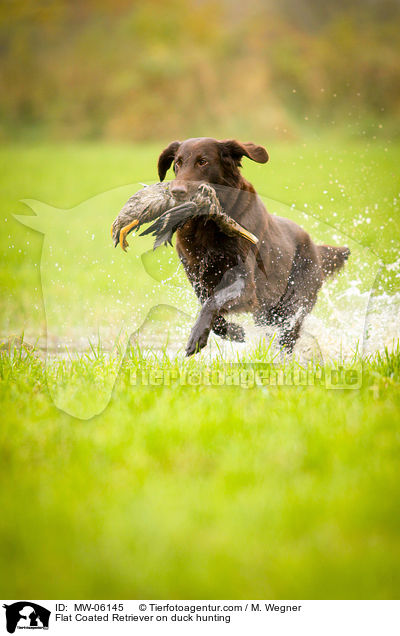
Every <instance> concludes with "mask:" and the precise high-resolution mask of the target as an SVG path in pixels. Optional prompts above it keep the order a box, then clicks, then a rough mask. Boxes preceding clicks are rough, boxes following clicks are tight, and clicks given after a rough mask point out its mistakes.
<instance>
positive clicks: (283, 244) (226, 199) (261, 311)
mask: <svg viewBox="0 0 400 636" xmlns="http://www.w3.org/2000/svg"><path fill="white" fill-rule="evenodd" d="M242 157H248V158H249V159H252V160H253V161H257V162H258V163H266V162H267V161H268V153H267V151H266V150H265V148H263V147H262V146H256V145H255V144H252V143H239V142H238V141H235V140H226V141H217V140H216V139H210V138H198V139H187V140H186V141H183V142H179V141H174V142H172V143H171V144H170V145H169V146H168V147H167V148H166V149H165V150H163V152H162V153H161V155H160V157H159V160H158V174H159V177H160V180H161V181H163V180H164V178H165V175H166V173H167V170H168V169H169V167H170V166H171V164H172V163H173V167H174V172H175V180H174V181H173V182H172V187H171V191H172V193H173V194H174V197H175V198H176V199H177V200H185V199H186V198H187V197H188V195H189V194H190V193H191V192H192V191H193V188H195V187H197V186H198V185H199V183H210V184H212V185H213V187H214V188H215V190H216V192H217V195H218V198H219V200H220V202H221V205H222V207H223V209H224V211H225V212H226V213H227V214H229V215H230V216H232V218H234V219H235V220H236V221H238V222H239V223H240V224H241V225H242V226H243V227H245V228H246V229H248V230H249V231H250V232H252V233H253V234H255V235H256V236H257V237H258V239H259V242H258V244H257V245H253V244H251V243H249V242H248V241H246V239H244V238H241V237H239V238H237V237H228V236H226V235H225V234H223V233H222V232H221V231H220V230H219V229H218V227H217V226H216V224H215V223H214V222H213V221H211V220H206V221H204V217H203V218H201V217H200V218H199V217H198V218H194V219H191V220H190V221H188V222H187V223H186V224H185V225H184V226H183V227H182V228H181V229H180V230H178V231H177V241H176V248H177V251H178V254H179V257H180V259H181V261H182V263H183V266H184V268H185V271H186V274H187V276H188V278H189V281H190V282H191V284H192V285H193V288H194V290H195V292H196V294H197V296H198V298H199V300H200V303H201V305H202V308H201V311H200V314H199V317H198V319H197V321H196V323H195V325H194V327H193V329H192V333H191V335H190V338H189V342H188V344H187V347H186V354H187V355H192V354H193V353H195V352H196V351H199V350H200V349H201V348H203V347H205V345H206V344H207V340H208V336H209V333H210V331H211V329H212V330H213V331H214V333H216V334H217V335H219V336H221V337H222V338H228V339H230V340H236V341H238V342H243V341H244V331H243V329H242V327H240V326H239V325H236V324H234V323H230V322H227V321H226V320H225V318H224V315H225V314H227V313H229V312H248V311H250V312H252V313H253V316H254V319H255V322H256V324H258V325H276V326H279V327H280V338H279V343H280V345H282V346H285V348H286V350H288V351H292V349H293V347H294V345H295V343H296V340H297V338H298V336H299V332H300V327H301V324H302V322H303V320H304V317H305V316H306V314H307V313H309V312H310V311H311V309H312V308H313V306H314V304H315V302H316V299H317V294H318V290H319V289H320V287H321V285H322V283H323V281H324V279H325V278H326V276H328V275H330V274H333V273H334V272H335V271H336V270H338V269H340V268H341V267H342V266H343V265H344V263H345V261H346V260H347V258H348V257H349V254H350V250H349V249H348V248H347V247H332V246H329V245H315V244H314V243H313V241H312V240H311V238H310V236H309V235H308V234H307V232H305V231H304V230H303V229H302V228H301V227H299V226H298V225H296V223H293V222H292V221H289V220H288V219H284V218H281V217H278V216H272V215H270V214H268V212H267V210H266V209H265V207H264V205H263V203H262V201H261V200H260V198H259V197H258V196H257V195H256V192H255V190H254V188H253V186H252V185H251V183H249V182H248V181H246V179H244V178H243V176H242V175H241V174H240V171H239V168H240V166H241V159H242Z"/></svg>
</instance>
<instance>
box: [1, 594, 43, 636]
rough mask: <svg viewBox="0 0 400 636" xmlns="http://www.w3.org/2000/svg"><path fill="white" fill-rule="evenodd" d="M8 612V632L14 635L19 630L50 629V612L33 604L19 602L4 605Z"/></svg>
mask: <svg viewBox="0 0 400 636" xmlns="http://www.w3.org/2000/svg"><path fill="white" fill-rule="evenodd" d="M3 607H4V608H5V610H6V621H7V631H8V633H9V634H13V633H14V632H15V630H16V629H17V628H18V629H49V618H50V614H51V612H50V610H48V609H46V608H45V607H42V606H41V605H38V604H37V603H32V602H31V601H18V602H17V603H12V604H11V605H3Z"/></svg>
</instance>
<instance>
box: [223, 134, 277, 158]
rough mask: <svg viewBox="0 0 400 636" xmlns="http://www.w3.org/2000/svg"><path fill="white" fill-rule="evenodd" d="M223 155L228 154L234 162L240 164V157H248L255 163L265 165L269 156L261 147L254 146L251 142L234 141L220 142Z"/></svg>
mask: <svg viewBox="0 0 400 636" xmlns="http://www.w3.org/2000/svg"><path fill="white" fill-rule="evenodd" d="M220 144H221V147H222V150H223V152H224V153H226V154H229V155H230V156H231V157H232V159H233V160H234V161H236V162H237V163H240V160H241V158H242V157H248V158H249V159H252V160H253V161H257V163H267V161H268V159H269V156H268V153H267V151H266V150H265V148H263V146H256V144H252V143H251V142H247V143H241V142H240V141H236V139H225V140H224V141H220Z"/></svg>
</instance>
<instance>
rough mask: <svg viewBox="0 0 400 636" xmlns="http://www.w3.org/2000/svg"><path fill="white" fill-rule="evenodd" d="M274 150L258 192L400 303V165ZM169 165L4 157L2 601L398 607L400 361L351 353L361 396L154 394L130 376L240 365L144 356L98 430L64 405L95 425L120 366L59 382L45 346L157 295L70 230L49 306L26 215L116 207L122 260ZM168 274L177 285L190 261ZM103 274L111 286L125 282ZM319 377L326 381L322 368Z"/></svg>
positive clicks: (121, 383)
mask: <svg viewBox="0 0 400 636" xmlns="http://www.w3.org/2000/svg"><path fill="white" fill-rule="evenodd" d="M267 147H268V150H269V151H270V155H271V162H270V164H269V165H267V166H259V165H256V164H251V163H250V162H249V163H247V164H246V165H245V168H244V171H245V174H246V176H247V177H248V178H249V179H250V180H251V181H252V182H253V183H254V184H255V186H256V188H257V189H258V191H259V192H260V193H261V194H263V195H265V196H266V197H269V198H270V199H272V200H275V201H278V202H282V203H283V204H286V205H287V206H289V208H288V209H290V207H291V206H294V208H295V209H296V210H300V211H307V212H309V213H311V214H312V215H313V217H314V219H315V218H317V219H320V220H321V221H323V222H324V223H327V224H330V225H332V226H335V227H336V228H337V229H338V231H341V232H342V233H344V234H345V235H347V236H348V237H350V238H351V239H352V240H353V241H355V242H356V243H359V244H360V245H362V246H365V247H368V248H369V249H370V250H372V252H373V253H374V254H375V255H376V257H377V258H379V259H380V260H381V261H383V262H384V263H387V264H389V268H388V269H385V268H383V270H382V271H381V274H380V276H379V278H378V279H377V281H376V282H375V285H376V289H377V290H379V293H381V294H387V297H388V298H389V300H390V298H391V297H394V295H395V294H396V293H398V291H399V287H400V279H399V277H398V269H396V267H395V266H393V264H394V263H396V261H398V259H399V256H400V253H399V245H398V242H397V237H398V236H399V225H400V217H399V206H400V191H399V182H398V165H399V163H400V146H399V145H397V146H393V145H392V144H389V143H388V144H382V143H378V142H373V141H370V142H368V141H367V140H366V141H365V142H361V141H360V142H356V141H351V142H350V141H348V140H346V141H345V140H343V139H334V138H326V139H317V138H315V139H311V138H310V139H307V140H305V142H304V143H300V142H297V143H291V144H289V143H287V144H286V143H280V144H279V143H276V142H275V144H274V145H272V146H268V145H267ZM159 150H160V148H159V147H155V146H150V145H148V146H141V147H140V146H137V147H130V146H109V145H89V144H86V145H85V144H81V145H75V146H65V145H58V146H56V145H54V146H50V145H49V146H39V147H34V146H23V145H21V146H17V147H13V148H12V147H5V146H3V147H2V148H1V149H0V166H1V170H0V173H1V175H2V176H1V184H0V223H1V226H2V231H1V234H0V257H1V262H2V268H1V273H0V277H1V278H0V293H1V297H0V310H1V316H0V333H1V336H2V340H3V341H4V342H5V343H6V344H4V345H3V347H2V351H1V357H0V405H1V407H0V413H1V415H0V418H1V422H2V424H1V429H0V435H1V445H0V453H1V457H0V475H1V481H2V488H1V494H0V502H1V503H0V505H1V510H2V515H1V519H0V546H1V547H0V570H1V571H2V572H5V573H6V574H7V575H6V576H3V577H1V579H0V590H1V595H2V596H3V598H23V597H26V598H29V597H34V598H43V599H45V598H56V599H57V598H116V599H120V598H398V594H399V591H400V540H399V539H400V523H399V514H398V502H399V496H400V487H399V478H398V476H399V471H400V452H399V451H400V434H399V424H398V422H399V420H400V393H399V387H400V351H399V348H398V346H396V344H395V345H394V347H392V348H391V349H389V350H386V351H383V350H382V351H381V352H380V353H373V354H371V355H369V356H368V357H366V356H364V358H363V359H362V352H359V353H355V358H356V359H357V360H356V361H357V363H358V364H361V363H362V364H363V383H362V387H361V388H360V389H357V390H344V389H343V390H327V389H326V388H325V386H324V385H323V384H319V385H317V386H284V387H276V386H263V387H262V386H250V388H245V387H243V386H241V387H238V386H221V387H218V386H207V385H204V384H201V385H199V386H184V385H178V384H177V383H172V385H167V386H137V385H135V384H134V383H133V381H132V378H133V377H135V373H138V372H140V371H142V370H146V371H152V372H159V371H160V369H163V370H164V371H165V370H169V371H174V372H177V373H178V372H184V371H190V372H193V373H206V372H208V371H210V370H214V371H218V370H221V369H223V368H225V361H224V357H223V354H219V355H216V356H214V357H213V359H212V360H211V359H210V358H209V357H207V354H204V355H202V356H201V357H200V358H193V359H191V360H189V361H185V360H184V359H183V356H182V354H181V352H180V351H178V352H177V353H174V354H168V353H167V350H164V353H163V351H162V349H161V350H160V349H159V348H158V349H157V351H152V350H151V348H149V347H145V348H141V347H140V346H132V347H131V348H130V349H129V351H128V355H127V356H126V357H125V360H124V362H123V364H122V368H121V372H120V373H119V376H118V380H117V383H116V386H115V388H114V391H113V394H112V399H111V402H110V404H109V406H108V408H106V409H105V410H104V412H102V413H101V414H100V415H99V416H97V417H94V418H92V419H89V420H87V421H82V420H79V419H75V418H73V417H71V416H69V415H67V414H66V413H63V412H62V411H60V410H59V409H57V408H56V406H55V405H54V403H53V400H52V393H51V384H52V383H53V382H54V383H56V384H58V385H59V386H62V387H63V389H64V390H65V391H66V392H67V393H68V395H69V398H70V399H71V401H72V403H74V404H75V405H77V406H79V404H81V405H82V408H83V409H84V407H85V402H87V401H88V392H87V391H88V390H89V389H91V390H93V389H94V390H95V391H96V388H97V387H101V386H103V384H104V382H107V378H109V377H112V374H113V373H114V372H115V371H116V367H117V366H118V364H119V359H118V356H114V357H113V356H111V357H110V355H109V354H108V352H107V351H106V350H105V349H104V350H103V348H102V347H101V346H99V348H94V350H93V351H92V352H91V355H90V356H85V355H84V354H83V353H81V354H80V355H79V356H76V357H73V356H72V358H73V359H70V357H68V356H63V357H60V356H54V357H53V358H52V360H51V361H50V362H48V364H47V368H46V367H45V362H44V359H43V355H42V353H41V352H40V351H39V350H35V348H34V345H35V342H36V340H40V338H41V337H42V336H43V335H44V334H46V333H47V332H48V330H49V329H50V332H54V333H58V331H57V329H58V328H60V329H61V328H62V327H63V325H64V323H65V324H68V329H69V330H70V332H71V333H72V334H73V336H72V337H73V338H74V337H76V334H78V335H79V334H80V333H81V331H80V330H81V329H82V327H83V326H85V325H82V324H77V323H78V322H79V320H82V317H83V316H85V317H86V316H87V325H86V326H88V328H90V329H94V327H95V326H96V324H97V323H99V324H100V322H101V326H102V327H105V328H106V327H107V325H108V322H111V323H113V326H114V327H115V323H118V319H119V317H120V316H121V315H122V314H121V312H122V311H123V308H124V307H125V305H126V304H127V305H128V306H129V308H130V309H131V310H132V311H134V310H136V309H137V307H144V306H145V305H146V302H147V298H148V295H149V294H150V292H151V289H153V288H151V289H150V286H149V285H150V284H149V282H148V278H146V276H145V275H144V274H143V275H140V276H139V275H138V277H136V278H135V276H133V277H132V279H130V280H129V281H128V287H129V288H130V290H131V293H132V296H129V297H128V291H127V287H126V286H125V287H122V282H121V277H122V276H123V275H124V274H125V273H126V272H129V268H130V267H132V268H133V267H134V264H135V257H136V252H135V250H136V245H137V244H138V242H137V241H136V240H132V241H131V249H130V252H129V253H128V255H127V256H126V258H125V255H124V258H125V260H123V259H122V258H120V257H121V256H122V255H121V254H120V252H114V251H113V252H112V254H113V255H116V256H115V261H116V262H115V263H114V262H112V263H111V261H107V260H103V261H102V260H101V259H100V258H99V259H98V262H97V263H96V267H95V271H94V270H93V269H91V268H90V267H89V261H88V260H87V259H88V258H89V256H90V258H92V257H93V258H95V256H94V251H93V250H94V248H93V246H92V247H91V242H90V240H89V239H88V236H89V235H88V234H86V230H87V226H86V225H84V227H85V231H80V229H81V226H82V227H83V225H82V223H83V222H82V221H81V220H80V219H81V218H82V217H77V216H70V217H69V218H70V219H71V223H70V224H68V228H69V229H70V230H71V235H72V242H73V244H74V245H73V247H74V250H77V251H78V252H79V254H81V255H82V256H79V257H77V258H72V256H71V255H72V254H76V251H72V247H71V246H69V248H68V249H65V253H64V259H65V261H63V262H61V261H60V267H61V270H62V271H61V273H60V274H59V275H58V274H57V276H59V277H58V278H57V281H56V282H57V284H56V285H53V287H52V284H53V279H52V277H51V276H50V277H48V279H46V278H45V280H43V290H42V279H41V275H40V274H41V272H40V262H41V250H42V247H43V250H44V252H43V254H44V255H45V252H46V250H47V249H48V247H49V245H48V242H47V243H46V240H47V238H45V239H44V240H43V236H42V235H41V234H39V233H37V232H33V231H32V230H31V229H29V228H27V227H24V226H22V225H21V224H19V223H17V221H16V220H14V218H13V217H12V214H27V213H29V210H28V208H27V207H26V205H24V204H23V203H20V200H21V199H34V200H36V201H40V202H44V203H46V204H48V205H50V206H54V207H56V208H60V209H63V210H65V209H69V208H77V209H79V210H80V211H82V210H86V208H85V207H79V206H80V205H81V204H82V205H83V203H82V202H85V201H86V200H88V199H90V198H91V197H94V196H96V195H99V194H100V193H102V192H105V191H112V193H111V195H109V196H110V197H111V198H110V199H108V198H107V196H108V195H107V196H106V197H105V198H104V199H99V200H98V202H99V205H98V206H97V203H96V205H93V204H91V205H89V207H88V208H87V210H88V215H89V217H88V218H89V226H88V227H91V228H93V230H92V231H93V233H95V232H99V233H100V234H101V236H103V234H104V237H106V238H104V241H105V243H104V249H105V250H107V249H109V246H108V241H109V229H108V228H109V224H110V222H111V220H112V219H113V218H114V216H115V215H116V212H117V211H118V205H119V203H121V204H122V203H123V202H124V200H125V199H126V198H127V197H126V192H127V189H126V188H125V186H127V187H128V189H129V184H133V183H137V182H140V181H155V180H156V178H157V177H156V171H155V163H156V158H157V155H158V152H159ZM118 188H119V189H118ZM124 197H125V199H124ZM96 201H97V200H96ZM111 203H112V204H111ZM113 206H116V208H115V207H113ZM355 221H356V222H355ZM85 222H86V221H85ZM103 228H104V229H103ZM57 235H58V236H59V237H60V240H61V243H62V245H69V244H68V240H69V239H68V240H67V239H66V238H65V236H64V235H63V234H60V233H59V231H58V234H57ZM89 238H90V237H89ZM140 240H142V239H140ZM63 241H64V243H63ZM135 241H136V242H135ZM96 245H97V244H96ZM141 245H144V243H143V244H141ZM150 247H151V241H150V242H149V243H148V244H147V248H146V249H148V248H150ZM141 249H144V248H141ZM110 253H111V252H110ZM104 254H107V255H108V252H106V251H105V252H104ZM156 254H157V253H156ZM44 258H45V256H44ZM104 258H106V257H104ZM107 258H109V257H108V256H107ZM113 258H114V257H113ZM160 258H161V257H160ZM163 258H164V259H165V263H164V265H165V266H166V267H167V268H168V267H170V268H172V270H174V268H175V267H176V266H177V262H176V258H175V256H174V255H173V253H172V252H170V253H168V254H167V255H166V256H163ZM85 259H86V260H85ZM57 263H58V261H57ZM108 263H111V264H112V266H113V267H115V270H114V269H113V270H112V272H113V276H112V277H111V280H110V279H109V278H108V274H107V270H108V267H109V265H108ZM48 264H51V262H50V261H48ZM42 265H43V260H42ZM65 265H67V266H68V267H67V269H66V268H65V267H64V266H65ZM153 266H154V263H153ZM356 266H357V262H356V264H355V265H354V264H353V265H352V267H356ZM110 267H111V265H110ZM172 270H171V271H172ZM132 271H133V270H132ZM135 271H136V270H135ZM140 271H141V270H140ZM42 273H43V270H42ZM63 276H64V277H65V278H62V277H63ZM360 277H361V278H362V275H361V274H360ZM113 278H114V280H115V279H116V280H117V283H115V282H114V283H113V280H112V279H113ZM149 280H150V279H149ZM177 280H178V283H179V284H178V287H177V288H176V289H178V288H179V290H178V291H179V293H178V292H176V291H175V292H174V291H172V293H175V294H178V296H179V299H180V298H181V297H182V298H186V297H188V298H189V301H188V302H189V304H190V302H191V301H190V299H191V298H192V294H191V292H190V290H189V289H188V286H187V284H186V283H185V281H184V278H179V277H178V279H177ZM346 280H347V279H346V278H342V279H340V281H339V283H338V284H339V285H342V286H344V285H345V284H346ZM71 281H72V283H71ZM361 283H362V281H361ZM174 284H175V285H176V284H177V282H176V280H175V279H174V280H173V281H172V282H171V284H168V285H166V288H167V290H166V293H169V291H170V288H171V286H172V290H173V289H174V288H173V285H174ZM125 285H126V283H125ZM121 289H122V291H123V294H122V299H121V298H119V295H118V291H121ZM157 289H158V288H157ZM157 293H158V292H157ZM43 294H44V296H45V297H46V298H47V300H46V298H45V300H44V297H43ZM49 299H50V301H52V300H54V299H56V300H57V302H55V303H53V304H51V302H50V303H49ZM117 300H119V301H120V302H119V304H117ZM125 300H126V302H125ZM179 302H180V301H179ZM185 302H186V301H185ZM182 303H183V300H182ZM153 304H154V303H153ZM54 306H55V309H54ZM86 306H87V307H90V308H91V313H90V316H89V313H85V307H86ZM104 307H106V309H107V311H106V313H105V314H101V315H100V311H103V310H104ZM194 307H195V305H194ZM137 311H138V310H137ZM100 318H101V320H100ZM139 322H140V321H139ZM117 326H118V324H117ZM154 328H155V329H156V328H157V327H156V326H155V327H154ZM150 331H151V330H150ZM22 334H24V339H25V341H26V343H27V344H26V345H24V344H23V345H22V346H13V344H12V342H11V341H8V344H7V339H8V338H9V336H11V335H13V336H18V337H20V336H21V335H22ZM32 346H33V348H32ZM249 360H250V361H256V360H257V361H259V360H262V361H267V362H269V361H270V360H271V351H270V349H269V348H268V345H266V344H261V345H260V346H259V347H258V349H255V350H254V351H253V352H250V354H249V353H248V354H247V357H246V359H245V358H244V357H241V356H240V355H239V356H238V357H237V358H236V362H237V364H238V368H239V370H243V369H244V370H245V369H246V363H247V362H248V361H249ZM339 363H340V360H339V359H338V360H336V361H335V360H334V361H333V362H332V365H333V366H335V364H336V365H337V364H339ZM311 364H312V367H313V369H314V371H315V372H321V369H322V367H321V365H320V363H319V362H318V361H313V362H312V363H311ZM347 364H349V365H350V366H351V364H350V363H349V362H348V363H347ZM282 365H287V367H288V368H289V370H291V369H292V370H296V369H298V366H299V365H298V364H297V363H296V361H284V362H282Z"/></svg>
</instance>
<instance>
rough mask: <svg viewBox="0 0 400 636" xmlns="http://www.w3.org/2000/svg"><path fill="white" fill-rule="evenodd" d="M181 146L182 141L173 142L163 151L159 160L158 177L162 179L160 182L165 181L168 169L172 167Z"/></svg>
mask: <svg viewBox="0 0 400 636" xmlns="http://www.w3.org/2000/svg"><path fill="white" fill-rule="evenodd" d="M180 145H181V142H180V141H173V142H172V143H170V144H169V146H167V148H165V150H163V151H162V153H161V155H160V156H159V158H158V176H159V177H160V181H164V179H165V175H166V174H167V171H168V169H169V168H170V167H171V163H172V162H173V160H174V157H175V155H176V151H177V150H178V148H179V146H180Z"/></svg>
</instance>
